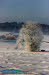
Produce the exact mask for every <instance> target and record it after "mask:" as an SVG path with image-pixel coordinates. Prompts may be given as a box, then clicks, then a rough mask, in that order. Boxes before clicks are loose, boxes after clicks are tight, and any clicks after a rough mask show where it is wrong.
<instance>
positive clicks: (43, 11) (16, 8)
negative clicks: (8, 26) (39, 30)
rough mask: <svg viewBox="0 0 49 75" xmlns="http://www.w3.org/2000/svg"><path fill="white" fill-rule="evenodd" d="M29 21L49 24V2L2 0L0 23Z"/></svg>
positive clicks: (0, 4)
mask: <svg viewBox="0 0 49 75" xmlns="http://www.w3.org/2000/svg"><path fill="white" fill-rule="evenodd" d="M27 20H32V21H40V22H42V23H48V24H49V0H0V22H6V21H27Z"/></svg>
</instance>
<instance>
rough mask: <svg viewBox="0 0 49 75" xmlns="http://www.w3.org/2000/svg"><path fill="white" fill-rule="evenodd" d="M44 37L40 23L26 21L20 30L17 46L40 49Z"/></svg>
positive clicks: (24, 48) (33, 49)
mask: <svg viewBox="0 0 49 75" xmlns="http://www.w3.org/2000/svg"><path fill="white" fill-rule="evenodd" d="M42 37H43V36H42V31H41V27H40V23H37V22H26V23H25V24H24V25H23V27H22V28H21V30H20V34H19V37H18V39H17V46H16V48H17V49H18V50H24V51H39V47H40V43H41V40H42Z"/></svg>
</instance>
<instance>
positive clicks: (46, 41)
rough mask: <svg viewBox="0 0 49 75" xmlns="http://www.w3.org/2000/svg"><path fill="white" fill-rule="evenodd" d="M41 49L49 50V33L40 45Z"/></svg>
mask: <svg viewBox="0 0 49 75" xmlns="http://www.w3.org/2000/svg"><path fill="white" fill-rule="evenodd" d="M40 50H45V51H49V35H44V38H43V40H42V43H41V45H40Z"/></svg>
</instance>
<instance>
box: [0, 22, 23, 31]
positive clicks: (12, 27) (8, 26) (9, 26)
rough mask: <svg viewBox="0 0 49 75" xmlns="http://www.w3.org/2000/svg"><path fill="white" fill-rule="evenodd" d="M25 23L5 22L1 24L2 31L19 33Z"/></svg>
mask: <svg viewBox="0 0 49 75" xmlns="http://www.w3.org/2000/svg"><path fill="white" fill-rule="evenodd" d="M22 24H23V22H21V23H20V22H19V23H17V22H10V23H9V22H5V23H0V31H1V30H2V31H15V32H17V31H18V30H20V28H21V27H22Z"/></svg>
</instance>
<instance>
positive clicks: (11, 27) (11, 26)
mask: <svg viewBox="0 0 49 75" xmlns="http://www.w3.org/2000/svg"><path fill="white" fill-rule="evenodd" d="M23 24H24V22H19V23H17V22H10V23H9V22H5V23H0V31H13V32H17V31H19V30H20V29H21V28H22V25H23ZM40 25H41V27H42V32H43V34H46V35H49V25H47V24H40Z"/></svg>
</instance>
